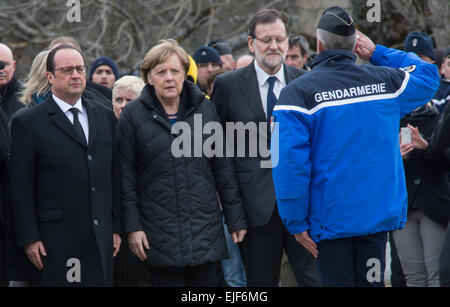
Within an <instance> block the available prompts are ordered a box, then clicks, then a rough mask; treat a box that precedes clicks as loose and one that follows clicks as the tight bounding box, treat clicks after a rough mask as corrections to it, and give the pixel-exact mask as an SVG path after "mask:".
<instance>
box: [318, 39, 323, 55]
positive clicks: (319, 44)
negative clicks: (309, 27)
mask: <svg viewBox="0 0 450 307" xmlns="http://www.w3.org/2000/svg"><path fill="white" fill-rule="evenodd" d="M316 50H317V54H319V53H321V52H322V51H323V50H324V48H323V44H322V42H321V41H320V40H317V45H316Z"/></svg>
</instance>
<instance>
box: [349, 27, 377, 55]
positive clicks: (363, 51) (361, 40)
mask: <svg viewBox="0 0 450 307" xmlns="http://www.w3.org/2000/svg"><path fill="white" fill-rule="evenodd" d="M356 34H357V35H358V39H357V40H356V47H355V50H354V51H353V53H355V54H356V55H357V56H359V57H360V58H361V60H364V61H369V60H370V58H371V57H372V55H373V52H374V51H375V47H376V46H375V44H374V43H373V42H372V40H371V39H370V38H368V37H367V36H366V35H364V34H363V33H362V32H360V31H358V30H356Z"/></svg>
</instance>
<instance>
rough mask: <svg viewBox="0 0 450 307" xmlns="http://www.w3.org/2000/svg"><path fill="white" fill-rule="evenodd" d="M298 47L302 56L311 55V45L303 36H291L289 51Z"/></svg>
mask: <svg viewBox="0 0 450 307" xmlns="http://www.w3.org/2000/svg"><path fill="white" fill-rule="evenodd" d="M295 46H298V47H299V48H300V51H301V53H302V56H305V54H308V53H309V43H308V41H307V40H306V38H305V37H304V36H302V35H291V36H289V49H291V48H294V47H295Z"/></svg>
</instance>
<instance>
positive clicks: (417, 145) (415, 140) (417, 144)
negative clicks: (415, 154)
mask: <svg viewBox="0 0 450 307" xmlns="http://www.w3.org/2000/svg"><path fill="white" fill-rule="evenodd" d="M408 128H409V129H410V130H411V144H412V145H413V146H414V149H420V150H425V149H427V148H428V142H427V141H426V140H425V139H424V138H423V137H422V136H421V135H420V132H419V128H416V127H413V126H411V125H410V124H408Z"/></svg>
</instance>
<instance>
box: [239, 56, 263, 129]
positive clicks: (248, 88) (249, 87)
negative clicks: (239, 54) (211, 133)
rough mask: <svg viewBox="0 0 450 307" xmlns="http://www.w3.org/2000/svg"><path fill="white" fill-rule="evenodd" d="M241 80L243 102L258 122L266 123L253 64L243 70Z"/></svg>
mask: <svg viewBox="0 0 450 307" xmlns="http://www.w3.org/2000/svg"><path fill="white" fill-rule="evenodd" d="M241 78H242V82H239V84H240V87H241V91H242V94H243V97H244V98H245V99H244V101H246V102H247V103H248V105H249V107H250V109H251V110H252V112H253V114H254V115H255V117H256V120H257V121H258V122H264V121H266V114H265V113H264V109H263V106H262V101H261V94H260V92H259V86H258V79H257V78H256V70H255V64H254V62H252V63H251V64H250V65H248V66H247V67H246V68H244V71H243V73H242V74H241Z"/></svg>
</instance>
